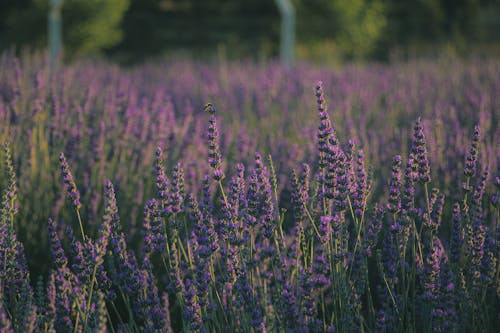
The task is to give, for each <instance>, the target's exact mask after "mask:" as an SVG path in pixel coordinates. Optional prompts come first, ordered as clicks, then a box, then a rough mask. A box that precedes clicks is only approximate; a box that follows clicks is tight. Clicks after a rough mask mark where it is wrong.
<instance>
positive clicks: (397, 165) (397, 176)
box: [387, 155, 402, 214]
mask: <svg viewBox="0 0 500 333" xmlns="http://www.w3.org/2000/svg"><path fill="white" fill-rule="evenodd" d="M401 161H402V159H401V156H400V155H396V156H394V158H393V160H392V174H391V181H390V184H389V204H388V205H387V209H388V211H389V212H390V213H392V214H396V213H398V212H399V210H400V209H401V194H400V191H401Z"/></svg>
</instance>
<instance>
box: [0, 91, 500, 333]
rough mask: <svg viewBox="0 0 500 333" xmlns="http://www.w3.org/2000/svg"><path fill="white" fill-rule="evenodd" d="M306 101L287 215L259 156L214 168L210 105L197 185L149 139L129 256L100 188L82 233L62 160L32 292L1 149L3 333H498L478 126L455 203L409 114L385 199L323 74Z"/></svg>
mask: <svg viewBox="0 0 500 333" xmlns="http://www.w3.org/2000/svg"><path fill="white" fill-rule="evenodd" d="M316 97H317V106H318V111H319V112H318V113H319V120H320V123H319V127H318V129H317V150H316V152H317V154H316V157H315V163H314V164H312V165H309V164H306V163H304V164H302V165H301V166H300V167H299V168H298V169H296V170H295V169H292V170H291V171H290V175H289V177H288V180H287V182H288V183H289V184H290V188H291V189H290V192H291V198H290V202H291V212H292V215H291V216H290V215H289V214H288V212H286V211H285V210H284V209H280V207H281V202H280V200H279V190H278V189H279V188H280V185H279V184H278V182H279V181H278V176H277V174H276V171H275V167H274V163H273V162H272V159H271V157H269V158H268V159H266V158H263V157H262V156H261V154H259V153H256V154H255V158H254V163H253V166H252V167H250V168H245V166H244V165H243V164H241V163H238V164H236V165H235V167H234V168H235V170H234V171H233V172H231V176H227V177H226V168H225V167H224V164H225V163H226V161H225V159H224V158H223V154H222V152H221V148H220V134H219V130H218V123H217V118H216V110H215V107H214V106H213V105H212V104H207V105H206V106H205V110H206V111H207V113H208V116H209V121H208V164H209V166H210V172H209V173H208V174H206V175H205V176H204V178H203V181H202V185H201V186H200V188H201V191H200V192H201V193H199V195H197V192H192V191H189V189H187V187H186V182H185V172H184V168H183V166H182V164H181V163H177V164H176V165H175V166H174V167H173V168H172V171H171V172H167V168H166V164H165V156H164V152H163V150H162V148H157V150H156V153H155V188H156V191H155V192H156V193H155V194H154V197H153V198H152V199H151V200H149V201H147V202H146V203H145V205H144V212H143V224H142V228H141V230H142V238H143V239H142V245H143V246H142V250H141V251H134V250H133V249H132V248H131V247H130V243H129V242H127V237H126V236H125V233H126V231H125V230H124V228H123V226H122V224H121V222H120V214H119V211H118V206H117V199H116V194H115V191H114V187H113V184H112V182H111V181H107V182H106V184H105V186H104V189H105V190H104V206H105V211H104V215H103V217H102V218H101V219H100V220H99V228H98V229H99V230H98V233H97V235H96V237H92V235H91V233H89V232H88V231H87V230H86V229H85V227H84V225H85V223H84V221H82V215H81V214H80V212H81V210H82V202H81V197H80V192H79V191H78V188H77V186H76V182H75V179H74V177H73V175H72V173H71V170H70V167H69V165H68V162H67V160H66V157H65V155H64V154H61V155H60V156H59V160H60V166H61V175H62V178H63V181H64V184H65V191H66V193H67V197H68V198H69V199H70V201H71V204H72V207H73V210H74V218H73V219H72V220H73V221H74V222H70V223H62V222H61V221H55V220H53V219H49V222H48V233H49V240H50V249H51V253H52V264H51V272H50V274H49V275H48V276H47V277H40V278H39V279H38V280H37V281H38V282H37V284H36V287H32V282H33V281H32V280H31V278H30V274H29V272H28V269H27V264H26V257H25V253H24V251H23V246H22V243H21V242H19V241H18V240H17V238H16V233H15V227H14V224H15V219H14V216H15V213H16V210H17V206H16V201H17V184H16V177H15V173H14V169H13V166H12V161H11V155H10V150H9V148H8V146H6V148H5V156H6V158H5V160H6V174H7V178H8V180H9V181H8V183H7V187H6V190H5V191H4V194H3V197H2V210H1V230H2V233H1V238H0V246H1V251H0V262H1V263H2V265H3V269H2V271H1V272H2V275H1V277H0V278H1V280H0V281H1V284H0V285H1V289H0V291H1V293H0V295H1V302H0V325H1V326H0V329H1V330H2V331H5V332H14V331H15V332H27V331H58V332H59V331H60V332H70V331H73V332H88V331H91V332H96V331H98V332H106V331H113V332H114V331H116V332H173V331H189V332H332V331H341V332H360V331H361V332H372V331H374V332H400V331H408V332H417V331H418V332H422V331H423V332H431V331H432V332H434V331H459V332H488V331H489V332H494V331H495V329H496V327H498V325H499V324H500V322H499V321H500V298H499V290H500V279H499V272H500V269H499V262H498V258H499V257H498V254H499V250H500V243H499V236H500V229H499V226H498V221H499V195H500V168H499V167H500V166H499V165H497V166H496V167H497V168H496V169H493V170H490V169H489V166H488V165H489V164H484V163H482V162H481V158H480V156H481V155H482V154H483V152H482V151H481V149H480V147H481V145H480V142H481V130H480V127H479V126H476V127H475V128H474V133H473V136H472V139H471V143H470V144H469V149H468V153H467V156H466V159H465V162H464V167H463V169H462V171H461V172H462V177H461V181H459V182H458V183H456V184H454V185H453V187H452V188H448V190H449V191H454V192H460V193H461V194H460V196H459V197H460V199H459V200H455V198H456V197H458V195H455V196H453V197H452V198H449V197H448V196H446V195H445V194H444V193H445V191H444V190H442V189H438V188H434V187H433V186H434V182H435V180H434V179H433V177H432V176H431V175H432V172H431V170H430V161H429V148H430V147H429V143H428V141H427V137H426V131H424V127H423V123H422V121H421V120H420V118H419V119H417V121H416V123H415V125H414V128H413V133H412V135H411V140H410V142H411V144H410V147H411V148H410V150H409V152H408V153H407V154H406V155H405V156H404V158H403V157H402V156H401V155H395V156H394V157H393V160H392V166H391V170H390V174H391V176H390V179H389V180H388V182H387V184H386V186H385V187H384V191H385V192H386V193H387V195H386V196H375V195H373V187H374V179H373V178H372V177H370V174H369V172H368V171H367V169H366V161H365V157H364V153H363V150H362V149H359V148H358V147H356V145H355V144H354V143H353V142H352V141H349V142H348V143H347V144H342V143H341V141H340V140H339V138H338V137H337V133H336V129H335V128H334V127H333V125H332V124H331V122H330V118H329V114H328V112H327V106H326V102H325V98H324V94H323V88H322V85H321V83H319V84H318V86H317V87H316ZM490 174H491V175H492V176H491V177H490ZM490 179H493V181H491V180H490ZM448 203H449V204H451V205H452V206H451V207H450V205H448ZM446 210H450V212H449V213H450V214H446ZM287 216H288V217H287ZM446 216H450V217H449V218H446ZM444 219H445V220H444ZM443 224H444V225H446V224H448V225H450V226H451V230H450V231H449V232H446V230H442V229H443V228H442V227H441V225H443ZM61 228H63V229H64V233H63V234H62V233H60V232H59V229H61ZM74 230H76V232H75V231H74ZM64 242H67V243H68V246H64V245H63V243H64Z"/></svg>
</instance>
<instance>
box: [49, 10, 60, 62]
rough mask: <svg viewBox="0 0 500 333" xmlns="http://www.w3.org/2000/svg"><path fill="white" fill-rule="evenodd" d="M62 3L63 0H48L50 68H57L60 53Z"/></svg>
mask: <svg viewBox="0 0 500 333" xmlns="http://www.w3.org/2000/svg"><path fill="white" fill-rule="evenodd" d="M62 5H63V0H51V1H50V10H49V17H48V21H49V22H48V23H49V27H48V35H49V36H48V37H49V55H50V69H51V70H55V69H56V68H57V65H58V64H59V61H60V59H61V55H62V28H61V25H62V17H61V8H62Z"/></svg>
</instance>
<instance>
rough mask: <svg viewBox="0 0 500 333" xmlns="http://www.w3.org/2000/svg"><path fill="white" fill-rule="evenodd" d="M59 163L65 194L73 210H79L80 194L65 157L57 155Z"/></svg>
mask: <svg viewBox="0 0 500 333" xmlns="http://www.w3.org/2000/svg"><path fill="white" fill-rule="evenodd" d="M59 162H60V165H61V175H62V178H63V181H64V185H65V186H66V193H67V194H68V197H69V198H70V199H71V201H72V203H73V206H74V207H75V209H80V207H81V206H82V205H81V203H80V192H78V189H77V188H76V183H75V180H74V178H73V175H72V174H71V170H70V169H69V165H68V162H67V161H66V157H65V156H64V154H63V153H61V154H59Z"/></svg>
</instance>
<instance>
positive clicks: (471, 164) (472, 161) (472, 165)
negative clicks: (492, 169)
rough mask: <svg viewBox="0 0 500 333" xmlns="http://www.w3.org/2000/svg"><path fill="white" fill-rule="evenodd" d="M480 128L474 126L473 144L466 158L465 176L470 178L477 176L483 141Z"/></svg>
mask: <svg viewBox="0 0 500 333" xmlns="http://www.w3.org/2000/svg"><path fill="white" fill-rule="evenodd" d="M479 131H480V129H479V126H478V125H476V126H474V134H473V135H472V143H471V147H470V149H469V152H468V153H467V156H466V158H465V166H464V174H465V176H466V177H467V178H470V177H472V176H474V175H475V174H476V168H477V158H478V154H479V141H480V139H481V136H480V133H479Z"/></svg>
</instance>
